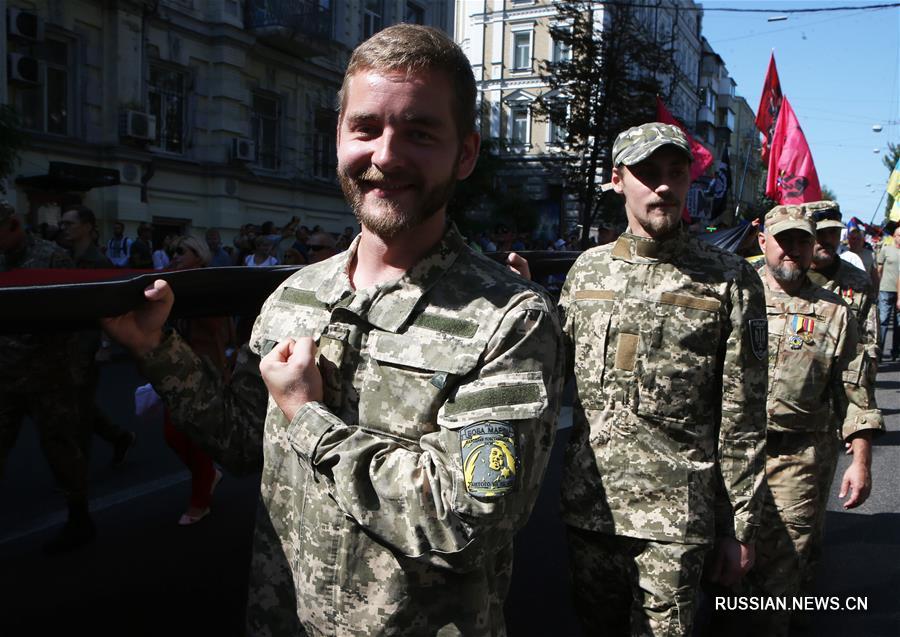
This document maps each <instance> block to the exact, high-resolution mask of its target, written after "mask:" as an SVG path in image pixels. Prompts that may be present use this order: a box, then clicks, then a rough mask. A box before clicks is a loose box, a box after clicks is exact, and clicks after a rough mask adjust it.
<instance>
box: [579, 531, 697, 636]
mask: <svg viewBox="0 0 900 637" xmlns="http://www.w3.org/2000/svg"><path fill="white" fill-rule="evenodd" d="M567 528H568V540H569V568H570V570H571V575H572V590H573V591H574V601H575V610H576V612H577V614H578V617H579V620H580V621H581V626H582V628H583V630H584V634H585V635H603V636H604V637H606V636H620V635H622V636H625V635H631V636H632V637H645V636H652V637H663V636H665V637H676V636H678V637H681V636H685V635H690V633H691V625H692V623H693V617H694V608H695V596H696V593H697V588H698V586H699V583H700V575H701V573H702V571H703V560H704V559H705V557H706V554H707V553H708V552H709V549H710V547H709V546H708V545H702V544H680V543H677V542H654V541H651V540H641V539H637V538H631V537H624V536H621V535H609V534H605V533H596V532H594V531H585V530H583V529H576V528H574V527H571V526H570V527H567Z"/></svg>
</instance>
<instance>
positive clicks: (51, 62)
mask: <svg viewBox="0 0 900 637" xmlns="http://www.w3.org/2000/svg"><path fill="white" fill-rule="evenodd" d="M13 49H15V50H13ZM73 49H74V47H73V46H72V44H71V43H70V42H68V41H65V40H55V39H51V38H47V39H46V40H45V41H44V42H43V43H41V44H29V45H25V46H19V47H17V48H16V47H15V46H14V44H13V43H12V42H10V53H11V54H19V55H22V56H25V57H22V58H18V59H19V62H18V67H19V70H20V72H21V73H20V74H21V75H22V77H23V78H27V80H30V79H32V78H33V79H35V80H36V82H33V83H32V82H30V81H27V80H25V79H23V81H16V80H14V79H13V78H12V77H11V76H10V77H9V103H10V104H12V105H13V106H15V109H16V111H17V112H18V114H19V117H20V118H21V121H22V127H23V128H25V129H28V130H33V131H39V132H42V133H54V134H56V135H69V134H70V129H71V123H72V116H71V113H72V104H73V103H74V100H73V99H72V93H73V84H72V80H73V77H74V73H73V71H72V67H73ZM35 61H36V63H35Z"/></svg>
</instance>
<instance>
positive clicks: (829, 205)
mask: <svg viewBox="0 0 900 637" xmlns="http://www.w3.org/2000/svg"><path fill="white" fill-rule="evenodd" d="M803 206H804V207H805V208H806V210H807V211H808V212H809V213H810V214H811V215H812V218H813V221H815V222H816V230H824V229H825V228H843V227H844V222H843V221H841V207H840V206H839V205H838V204H837V202H836V201H828V200H825V201H810V202H809V203H805V204H803Z"/></svg>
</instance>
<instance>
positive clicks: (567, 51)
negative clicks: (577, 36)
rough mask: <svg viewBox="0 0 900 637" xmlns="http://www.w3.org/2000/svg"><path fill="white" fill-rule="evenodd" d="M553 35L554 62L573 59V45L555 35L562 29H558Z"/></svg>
mask: <svg viewBox="0 0 900 637" xmlns="http://www.w3.org/2000/svg"><path fill="white" fill-rule="evenodd" d="M552 33H553V34H554V37H553V61H554V62H568V61H569V60H571V59H572V47H571V46H569V44H568V43H567V42H563V41H562V40H560V39H559V38H557V37H555V34H556V33H560V30H559V29H557V30H555V32H552Z"/></svg>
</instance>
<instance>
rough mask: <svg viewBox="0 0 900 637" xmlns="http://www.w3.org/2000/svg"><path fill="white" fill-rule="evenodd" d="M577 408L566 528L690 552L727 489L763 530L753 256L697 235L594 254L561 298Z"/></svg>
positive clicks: (745, 535)
mask: <svg viewBox="0 0 900 637" xmlns="http://www.w3.org/2000/svg"><path fill="white" fill-rule="evenodd" d="M560 308H561V312H562V314H563V317H564V325H563V334H564V338H565V339H566V343H567V349H568V351H569V352H570V353H571V356H570V357H569V358H568V360H570V361H572V363H573V364H574V373H575V382H576V387H577V400H576V404H575V410H574V423H573V426H574V429H573V432H572V435H571V438H570V442H569V448H568V450H567V456H566V466H565V473H564V476H563V494H562V502H563V517H564V520H565V521H566V523H568V524H570V525H573V526H576V527H580V528H585V529H592V530H596V531H600V532H604V533H614V534H617V535H625V536H630V537H638V538H646V539H652V540H661V541H674V542H684V543H694V544H700V543H708V542H711V541H712V539H713V537H714V534H715V528H714V502H715V497H716V490H717V489H718V488H722V489H724V493H725V498H726V500H727V502H728V503H730V505H731V507H732V509H733V511H734V529H733V531H734V534H735V537H737V539H739V540H741V541H743V542H748V541H750V540H752V539H753V536H754V535H755V532H756V529H757V527H758V524H759V511H760V504H761V500H760V496H759V493H760V487H761V485H762V481H763V462H764V457H765V454H764V445H765V412H764V410H763V408H764V405H765V390H766V366H765V358H766V323H765V315H764V313H763V311H764V298H763V291H762V286H761V285H760V281H759V277H758V276H757V274H756V272H754V270H753V268H751V267H750V265H749V264H747V263H746V262H745V261H744V260H743V259H741V258H740V257H738V256H736V255H732V254H730V253H727V252H725V251H723V250H720V249H719V248H716V247H714V246H711V245H708V244H705V243H701V242H699V241H697V240H696V239H693V238H688V237H687V236H686V235H684V234H679V235H678V236H676V237H674V238H672V239H669V240H666V241H662V242H657V241H651V240H647V239H641V238H638V237H635V236H634V235H630V234H624V235H622V236H621V237H620V238H619V239H618V240H617V241H616V242H615V243H613V244H608V245H605V246H601V247H598V248H594V249H592V250H589V251H587V252H585V253H584V254H583V255H582V256H581V257H579V259H578V261H576V262H575V265H574V266H573V268H572V270H571V271H570V272H569V276H568V279H567V280H566V284H565V287H564V288H563V292H562V296H561V299H560Z"/></svg>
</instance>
